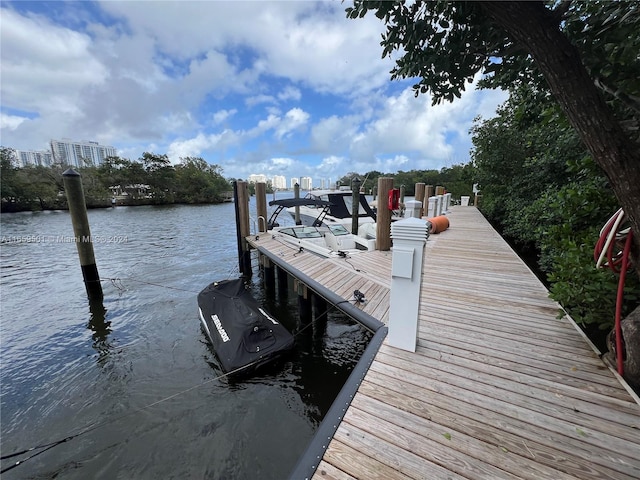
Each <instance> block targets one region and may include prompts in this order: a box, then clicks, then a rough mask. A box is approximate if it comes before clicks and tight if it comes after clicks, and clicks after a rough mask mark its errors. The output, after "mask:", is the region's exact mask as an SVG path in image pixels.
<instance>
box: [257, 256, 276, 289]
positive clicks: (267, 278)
mask: <svg viewBox="0 0 640 480" xmlns="http://www.w3.org/2000/svg"><path fill="white" fill-rule="evenodd" d="M260 258H261V261H262V271H263V275H264V286H265V288H266V290H267V292H269V293H271V294H273V293H275V291H276V276H275V268H274V265H273V263H272V262H271V260H270V259H269V257H267V256H266V255H261V256H260Z"/></svg>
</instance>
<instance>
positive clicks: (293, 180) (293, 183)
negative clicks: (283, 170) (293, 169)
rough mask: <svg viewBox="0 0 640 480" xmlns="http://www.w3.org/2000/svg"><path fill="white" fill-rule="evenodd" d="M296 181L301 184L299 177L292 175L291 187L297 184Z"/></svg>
mask: <svg viewBox="0 0 640 480" xmlns="http://www.w3.org/2000/svg"><path fill="white" fill-rule="evenodd" d="M296 183H297V184H298V185H300V182H299V181H298V179H297V178H296V177H292V178H291V188H293V187H295V186H296Z"/></svg>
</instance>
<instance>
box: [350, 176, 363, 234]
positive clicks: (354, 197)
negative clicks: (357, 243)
mask: <svg viewBox="0 0 640 480" xmlns="http://www.w3.org/2000/svg"><path fill="white" fill-rule="evenodd" d="M360 185H362V181H361V180H360V179H359V178H358V177H353V179H352V180H351V233H353V234H354V235H357V234H358V223H359V222H358V220H359V219H360Z"/></svg>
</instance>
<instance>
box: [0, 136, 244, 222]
mask: <svg viewBox="0 0 640 480" xmlns="http://www.w3.org/2000/svg"><path fill="white" fill-rule="evenodd" d="M0 154H1V155H2V156H1V158H0V168H1V171H0V174H1V178H2V210H3V211H19V210H41V209H52V208H65V205H66V203H65V197H64V195H63V194H62V192H63V191H64V185H63V182H62V171H63V168H62V167H61V166H53V167H41V166H38V167H33V166H29V167H25V168H16V167H14V166H13V164H12V160H13V151H12V150H11V149H6V148H2V149H1V150H0ZM77 170H78V173H80V174H81V175H82V184H83V187H84V192H85V200H86V202H87V206H88V207H106V206H110V205H111V198H112V196H113V192H112V190H111V188H110V187H118V186H119V187H120V189H121V191H123V192H126V194H127V196H126V200H122V199H120V201H121V202H123V201H124V202H125V203H127V204H135V205H137V204H149V203H154V204H165V203H217V202H221V201H223V197H224V193H225V192H228V191H230V190H232V186H231V184H230V183H229V181H227V180H226V179H225V178H224V177H223V176H222V168H221V167H220V166H218V165H210V164H209V163H207V162H206V161H205V160H203V159H202V158H194V157H187V158H184V159H181V163H180V164H179V165H177V166H173V165H172V164H171V162H170V161H169V159H168V157H167V156H166V155H156V154H153V153H149V152H145V153H144V154H143V156H142V157H141V158H140V161H131V160H128V159H123V158H119V157H109V158H107V159H105V161H104V162H103V163H102V164H101V165H100V166H97V167H94V166H89V167H79V168H78V169H77Z"/></svg>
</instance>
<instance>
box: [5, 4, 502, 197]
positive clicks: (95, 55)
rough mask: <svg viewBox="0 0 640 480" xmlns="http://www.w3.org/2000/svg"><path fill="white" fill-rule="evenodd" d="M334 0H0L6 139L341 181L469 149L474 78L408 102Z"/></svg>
mask: <svg viewBox="0 0 640 480" xmlns="http://www.w3.org/2000/svg"><path fill="white" fill-rule="evenodd" d="M347 6H349V2H344V3H342V2H339V1H322V2H312V1H302V0H300V1H180V2H172V1H144V0H138V1H106V2H85V1H83V2H76V1H69V2H65V1H50V2H24V1H19V2H6V1H3V2H2V12H1V16H0V29H1V42H2V43H1V45H2V47H1V62H2V76H1V78H0V86H1V97H0V98H1V102H2V104H1V111H0V113H1V117H0V126H1V143H2V145H3V146H6V147H13V148H17V149H25V150H41V149H46V148H47V146H48V142H49V140H50V139H52V138H53V139H62V138H70V139H73V140H91V141H97V142H100V143H102V144H107V145H113V146H114V147H116V149H117V150H118V152H119V155H120V156H122V157H124V158H129V159H131V160H135V159H137V158H139V157H140V156H141V155H142V153H143V152H145V151H148V152H154V153H157V154H167V155H168V156H169V158H170V159H171V160H172V161H173V162H175V163H177V162H179V161H180V158H181V157H187V156H194V157H202V158H204V159H205V160H207V161H208V162H210V163H212V164H218V165H220V166H221V167H222V168H223V173H224V175H225V176H228V177H234V178H247V177H248V176H249V175H250V174H265V175H267V176H268V177H272V176H273V175H284V176H285V177H287V178H291V177H302V176H310V177H312V178H313V179H314V184H319V181H320V179H334V180H335V179H337V178H339V177H341V176H342V175H344V174H346V173H348V172H351V171H356V172H359V173H366V172H367V171H370V170H379V171H382V172H387V173H391V172H395V171H398V170H405V171H406V170H411V169H440V168H442V167H445V166H451V165H453V164H458V163H464V162H466V161H468V159H469V150H470V148H471V140H470V135H469V129H470V127H471V126H472V124H473V118H474V117H476V116H478V115H481V116H482V117H484V118H488V117H491V116H493V114H494V112H495V109H496V107H497V106H498V105H499V104H500V103H501V102H503V101H504V100H505V99H506V94H505V93H503V92H500V91H479V90H475V89H474V88H473V87H472V88H470V89H469V90H468V91H467V92H465V93H464V94H463V96H462V98H461V99H458V100H456V101H455V102H454V103H451V104H441V105H438V106H435V107H432V106H431V98H430V97H429V95H422V96H420V97H418V98H415V97H414V95H413V91H412V90H411V85H412V84H413V83H415V82H413V81H411V80H406V81H393V82H392V81H391V80H390V79H389V70H390V69H391V68H392V66H393V61H392V60H391V59H389V58H386V59H381V52H382V49H381V47H380V45H379V43H380V34H381V33H382V32H383V30H384V26H383V24H382V23H381V22H380V21H379V20H378V19H377V18H375V16H374V15H372V14H370V15H368V16H367V17H365V18H363V19H359V20H349V19H347V18H346V17H345V14H344V10H345V8H346V7H347Z"/></svg>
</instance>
